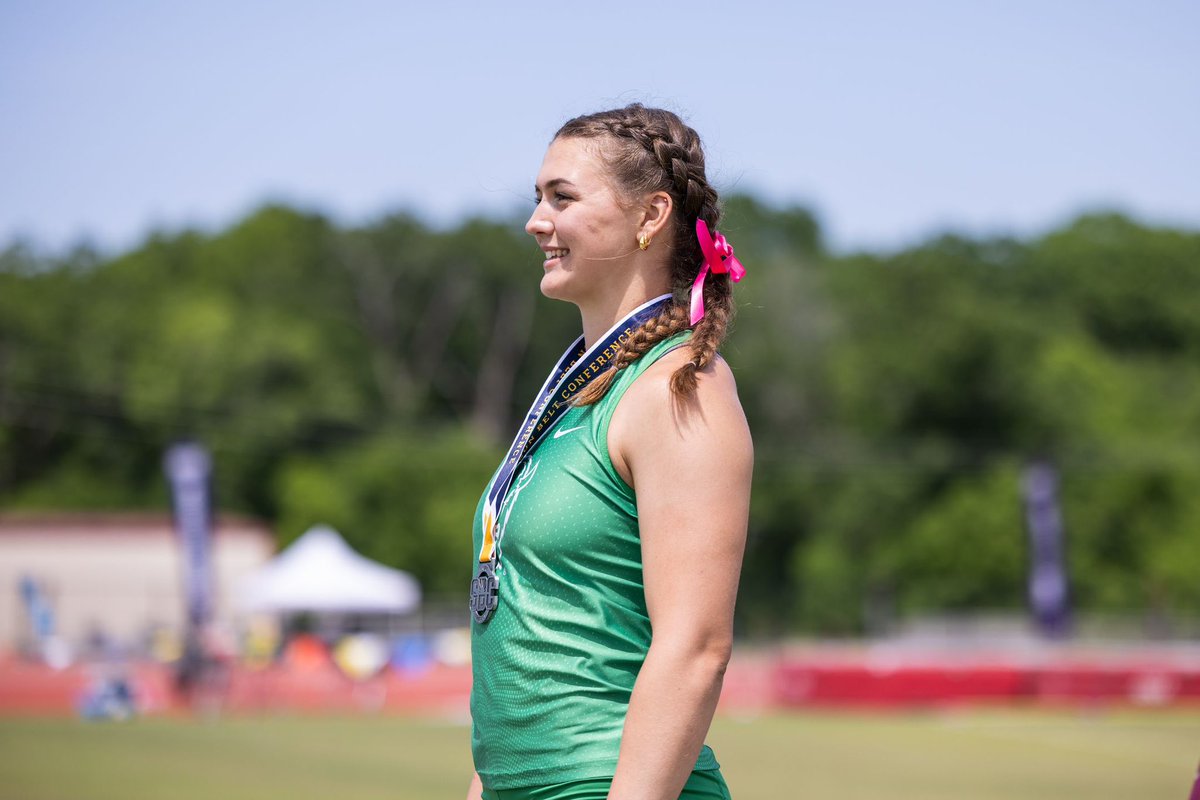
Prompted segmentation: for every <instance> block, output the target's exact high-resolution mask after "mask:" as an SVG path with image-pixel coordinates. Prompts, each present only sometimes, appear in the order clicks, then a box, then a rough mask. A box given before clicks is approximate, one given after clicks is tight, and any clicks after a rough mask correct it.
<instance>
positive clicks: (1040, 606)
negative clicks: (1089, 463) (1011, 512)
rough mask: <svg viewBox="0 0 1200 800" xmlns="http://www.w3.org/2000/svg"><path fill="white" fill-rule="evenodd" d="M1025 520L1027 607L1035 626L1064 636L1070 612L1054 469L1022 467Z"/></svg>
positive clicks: (1036, 464) (1036, 465) (1040, 465)
mask: <svg viewBox="0 0 1200 800" xmlns="http://www.w3.org/2000/svg"><path fill="white" fill-rule="evenodd" d="M1023 483H1024V490H1025V521H1026V525H1027V527H1028V528H1029V607H1030V611H1031V612H1032V613H1033V619H1034V622H1035V623H1036V624H1037V626H1038V628H1039V629H1040V630H1041V631H1042V632H1043V633H1045V634H1047V635H1049V636H1055V637H1058V636H1065V635H1066V634H1067V633H1068V632H1069V629H1070V623H1071V611H1070V605H1069V602H1070V600H1069V596H1068V591H1067V567H1066V548H1065V544H1064V541H1063V523H1062V513H1061V511H1060V510H1059V503H1058V472H1057V471H1056V470H1055V469H1054V467H1052V466H1051V465H1050V464H1047V463H1045V462H1034V463H1033V464H1030V465H1029V466H1028V467H1026V468H1025V474H1024V481H1023Z"/></svg>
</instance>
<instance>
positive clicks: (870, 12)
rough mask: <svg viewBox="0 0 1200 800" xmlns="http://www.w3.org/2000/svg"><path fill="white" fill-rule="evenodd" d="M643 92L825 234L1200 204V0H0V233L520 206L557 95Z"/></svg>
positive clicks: (446, 217)
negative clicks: (249, 215)
mask: <svg viewBox="0 0 1200 800" xmlns="http://www.w3.org/2000/svg"><path fill="white" fill-rule="evenodd" d="M735 9H736V10H735ZM633 100H640V101H643V102H648V103H654V104H659V105H665V106H667V107H669V108H672V109H674V110H676V111H679V112H681V113H682V114H683V115H684V116H685V117H686V118H687V119H688V120H689V122H691V123H692V124H693V125H694V126H695V127H696V128H697V129H698V130H699V131H700V133H701V135H702V136H703V137H704V139H705V141H706V144H707V147H708V152H709V161H710V163H709V172H710V178H712V179H713V180H714V181H715V183H716V185H717V186H718V188H719V189H721V190H723V191H729V190H739V191H751V192H756V193H758V194H760V195H761V196H763V197H764V198H766V199H769V200H772V201H775V202H792V201H795V202H800V203H803V204H806V205H809V206H811V207H812V208H813V209H814V210H815V211H816V212H817V213H818V215H819V217H820V218H821V220H822V223H823V225H824V227H825V230H826V232H827V235H828V236H829V238H830V240H831V241H832V243H833V244H834V245H835V246H837V247H839V248H840V249H848V248H891V247H898V246H903V245H905V244H909V243H912V242H914V241H917V240H919V239H921V238H923V237H925V236H928V235H930V234H932V233H934V232H937V231H942V230H945V229H955V230H960V231H963V232H967V233H974V234H980V233H1018V234H1030V233H1037V232H1039V231H1042V230H1045V229H1047V228H1049V227H1051V226H1053V225H1055V224H1059V223H1061V222H1062V221H1064V220H1065V219H1068V218H1069V217H1070V216H1071V215H1073V214H1075V213H1077V212H1079V211H1080V210H1083V209H1091V208H1118V209H1121V210H1125V211H1128V212H1130V213H1133V214H1135V215H1137V216H1139V217H1141V218H1143V219H1146V220H1148V221H1152V222H1162V223H1167V224H1176V225H1183V226H1186V227H1189V228H1200V157H1198V156H1197V152H1196V151H1197V143H1200V3H1197V2H1194V1H1193V2H1182V1H1181V0H1155V2H1140V3H1135V2H1114V1H1112V0H1091V1H1090V2H1088V1H1084V0H1062V2H1055V1H1054V0H1042V2H1027V1H1026V0H1009V1H1008V2H923V1H922V0H912V1H911V2H906V3H895V2H865V1H863V2H855V1H854V0H848V1H847V2H839V3H828V2H823V3H808V2H794V3H790V4H778V5H777V4H772V3H763V2H754V1H753V0H751V1H750V2H741V3H738V4H736V5H735V4H733V3H726V4H721V3H711V2H703V1H702V2H695V3H690V4H686V5H685V4H674V3H667V2H660V3H657V4H644V3H642V4H627V3H622V2H612V3H608V4H582V3H580V4H571V3H555V4H548V3H526V2H509V3H504V4H499V3H489V4H483V3H478V4H476V3H461V4H444V5H442V6H439V7H437V8H435V7H433V5H432V4H421V5H409V4H406V3H401V2H386V3H384V2H354V1H353V0H350V1H348V2H341V3H337V4H334V3H312V2H303V1H301V0H297V2H290V3H248V2H225V0H213V1H211V2H206V3H204V4H182V3H160V2H133V1H131V0H113V1H112V2H108V3H85V2H55V0H45V1H44V2H28V1H26V0H0V119H3V124H0V243H3V242H7V241H10V240H12V239H13V238H14V237H17V236H21V237H25V238H28V239H31V240H32V241H33V242H34V243H36V244H38V245H40V246H42V247H46V248H51V249H57V248H64V247H66V246H68V245H70V244H71V243H73V242H75V241H77V240H79V239H81V238H84V237H86V238H90V239H91V240H93V241H95V242H97V243H99V244H101V245H102V246H104V247H107V248H110V249H115V248H122V247H127V246H130V245H132V244H134V243H136V242H137V241H138V239H139V238H140V237H141V236H143V235H144V234H145V232H146V231H147V230H149V229H150V228H151V227H164V228H168V229H176V228H179V227H182V226H184V225H199V226H203V227H206V228H216V227H219V226H222V225H225V224H228V223H229V222H231V221H233V220H234V219H236V218H238V217H239V216H240V215H242V214H244V213H246V212H247V211H248V210H250V209H252V208H254V207H255V206H256V205H258V204H260V203H262V202H264V201H266V200H268V199H272V200H284V201H288V202H293V203H296V204H299V205H303V206H305V207H310V208H317V209H320V210H323V211H325V212H327V213H329V214H330V215H332V216H334V217H335V218H336V219H338V220H339V221H342V222H345V223H357V222H365V221H368V220H370V219H372V218H374V217H377V216H379V215H381V214H383V213H386V212H387V211H390V210H396V209H405V210H410V211H415V212H417V213H418V214H420V215H422V216H423V217H425V218H426V219H428V220H430V221H432V222H436V223H449V222H453V221H454V220H456V219H458V218H459V217H461V216H462V215H463V214H467V213H478V212H482V213H496V214H501V213H510V212H513V211H514V210H515V209H519V208H521V207H522V206H523V205H525V204H527V203H529V202H530V199H529V198H530V197H531V194H532V181H533V176H534V174H535V173H536V171H537V168H538V165H539V163H540V161H541V156H542V152H543V150H544V148H545V145H546V143H547V140H548V139H549V137H550V135H551V134H552V133H553V131H554V130H555V129H556V128H557V127H558V125H559V124H560V123H561V122H562V121H563V120H564V119H566V118H567V117H569V116H572V115H574V114H577V113H582V112H586V111H592V110H596V109H599V108H604V107H610V106H613V105H619V104H623V103H626V102H629V101H633Z"/></svg>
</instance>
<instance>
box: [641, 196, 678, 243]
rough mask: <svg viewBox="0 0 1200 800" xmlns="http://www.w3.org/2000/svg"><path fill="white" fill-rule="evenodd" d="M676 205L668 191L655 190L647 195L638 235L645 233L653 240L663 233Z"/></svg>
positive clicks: (643, 204)
mask: <svg viewBox="0 0 1200 800" xmlns="http://www.w3.org/2000/svg"><path fill="white" fill-rule="evenodd" d="M674 207H675V201H674V200H672V199H671V195H669V194H667V193H666V192H653V193H651V194H648V195H646V199H645V201H644V202H643V203H642V220H641V224H640V225H639V226H638V235H639V236H642V235H644V236H646V237H647V238H648V239H651V240H653V239H654V237H656V236H658V235H660V234H661V233H663V232H664V231H665V230H666V228H667V222H668V220H670V218H671V210H672V209H673V208H674Z"/></svg>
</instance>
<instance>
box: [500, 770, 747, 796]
mask: <svg viewBox="0 0 1200 800" xmlns="http://www.w3.org/2000/svg"><path fill="white" fill-rule="evenodd" d="M611 786H612V778H584V779H583V780H581V781H568V782H566V783H554V784H551V785H549V786H528V787H525V788H522V789H484V790H483V800H605V798H607V797H608V790H609V788H610V787H611ZM679 800H730V796H729V787H728V786H726V785H725V779H724V778H722V777H721V770H719V769H706V770H697V771H695V772H693V773H692V774H691V776H690V777H688V779H687V783H685V784H684V785H683V792H682V793H681V794H680V795H679Z"/></svg>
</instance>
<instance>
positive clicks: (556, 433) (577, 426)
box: [554, 425, 587, 439]
mask: <svg viewBox="0 0 1200 800" xmlns="http://www.w3.org/2000/svg"><path fill="white" fill-rule="evenodd" d="M586 427H587V426H586V425H576V426H575V427H574V428H567V429H566V430H565V431H555V432H554V438H555V439H557V438H558V437H560V436H566V435H567V434H568V433H572V432H574V431H577V430H581V429H583V428H586Z"/></svg>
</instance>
